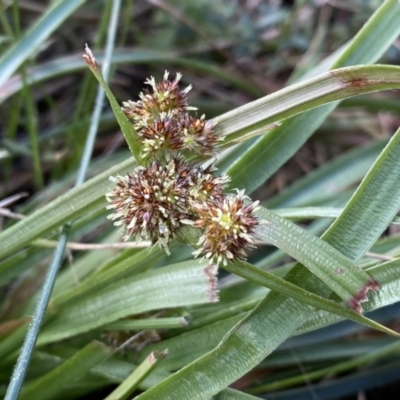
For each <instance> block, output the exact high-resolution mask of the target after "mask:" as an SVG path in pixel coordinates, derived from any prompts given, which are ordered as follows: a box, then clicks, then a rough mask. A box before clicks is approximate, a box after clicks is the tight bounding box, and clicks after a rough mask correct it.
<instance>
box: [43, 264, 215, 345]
mask: <svg viewBox="0 0 400 400" xmlns="http://www.w3.org/2000/svg"><path fill="white" fill-rule="evenodd" d="M214 274H215V271H214V270H213V269H212V268H210V267H209V266H208V263H198V262H197V261H185V262H182V263H179V264H175V265H171V266H168V267H164V268H162V269H156V270H152V271H148V272H145V273H143V274H139V275H133V276H131V277H130V278H125V279H123V280H120V281H117V282H115V283H113V284H110V285H108V286H107V287H105V288H103V289H102V290H99V291H97V292H96V293H95V294H93V295H92V296H90V298H87V299H82V300H81V301H78V302H76V303H75V304H73V305H72V306H71V307H66V308H64V309H62V310H60V311H59V312H58V313H57V314H56V315H55V316H54V317H53V318H52V319H51V320H50V322H49V323H48V324H47V325H45V326H44V328H43V330H42V332H41V334H40V336H39V338H38V344H39V345H41V344H44V343H49V342H54V341H57V340H60V339H65V338H68V337H71V336H74V335H77V334H79V333H83V332H87V331H89V330H92V329H96V328H99V327H101V326H103V325H106V324H108V323H110V322H113V321H116V320H118V319H120V318H124V317H127V316H129V315H137V314H141V313H143V312H146V311H151V310H157V309H165V308H172V307H181V306H182V307H183V306H189V305H193V304H206V303H212V302H214V301H216V300H217V295H216V278H215V275H214Z"/></svg>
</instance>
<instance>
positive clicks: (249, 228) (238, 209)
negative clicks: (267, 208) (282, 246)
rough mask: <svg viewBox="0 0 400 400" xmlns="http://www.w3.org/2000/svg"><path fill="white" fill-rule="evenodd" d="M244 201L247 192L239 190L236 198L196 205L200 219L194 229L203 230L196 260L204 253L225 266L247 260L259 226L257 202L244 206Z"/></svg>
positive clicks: (206, 256) (230, 197)
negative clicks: (233, 261)
mask: <svg viewBox="0 0 400 400" xmlns="http://www.w3.org/2000/svg"><path fill="white" fill-rule="evenodd" d="M245 199H248V197H247V196H245V195H244V191H239V192H238V194H237V195H236V196H229V197H228V196H227V197H225V198H219V199H217V200H215V201H212V202H205V203H201V204H197V205H195V210H196V212H197V214H198V219H197V220H196V221H195V223H194V226H195V227H197V228H202V229H204V233H203V234H202V235H201V236H200V239H199V242H198V245H201V247H200V248H199V250H197V251H195V252H194V253H193V254H194V255H195V256H196V257H197V256H199V255H200V254H203V256H204V257H205V258H209V259H210V260H214V261H216V262H217V264H219V263H221V262H222V263H223V264H224V265H226V263H227V261H228V260H232V259H235V258H236V259H239V260H246V253H245V251H244V250H245V248H252V247H254V245H253V243H254V239H253V236H252V234H253V232H254V228H255V227H256V226H257V225H258V219H257V218H256V216H255V211H256V210H257V204H258V202H255V203H251V204H249V205H244V200H245Z"/></svg>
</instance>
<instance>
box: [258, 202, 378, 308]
mask: <svg viewBox="0 0 400 400" xmlns="http://www.w3.org/2000/svg"><path fill="white" fill-rule="evenodd" d="M257 215H258V216H259V218H260V219H261V220H264V221H266V222H265V223H261V224H260V226H259V228H258V230H257V236H259V237H260V238H261V239H262V240H264V241H266V242H269V243H272V244H273V245H274V246H276V247H278V248H279V249H281V250H283V251H285V252H286V253H287V254H289V255H290V256H292V257H293V258H294V259H296V260H297V261H299V262H300V263H302V264H303V265H304V266H305V267H307V268H308V269H309V270H310V271H311V272H312V273H313V274H315V275H316V276H318V277H319V278H320V279H321V280H322V282H324V283H325V285H326V286H327V287H329V288H330V289H331V290H333V291H334V292H336V293H337V294H338V295H339V297H340V298H342V299H343V300H344V301H345V302H346V303H347V304H348V305H349V306H350V307H351V308H353V309H354V310H356V311H357V312H360V313H361V312H362V308H361V305H360V302H362V301H366V300H367V297H366V293H367V292H368V291H369V290H377V289H378V288H379V284H378V283H377V282H375V281H374V280H373V279H372V278H371V277H370V276H369V275H368V274H367V273H366V272H365V271H363V270H362V269H361V268H359V267H358V266H356V265H355V264H354V263H353V262H352V261H351V260H350V259H349V258H347V257H346V256H344V255H343V254H342V253H341V252H340V251H338V250H336V249H335V248H334V247H332V246H330V245H329V244H328V243H326V242H325V241H323V240H321V239H319V238H318V237H316V236H314V235H312V234H311V233H309V232H307V231H306V230H305V229H302V228H300V227H299V226H297V225H295V224H294V223H292V222H290V221H288V220H286V219H284V218H282V217H280V216H279V215H277V214H275V213H274V212H272V211H269V210H267V209H266V208H260V210H259V211H258V213H257Z"/></svg>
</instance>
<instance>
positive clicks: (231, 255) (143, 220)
mask: <svg viewBox="0 0 400 400" xmlns="http://www.w3.org/2000/svg"><path fill="white" fill-rule="evenodd" d="M180 79H181V75H180V74H178V75H177V76H176V78H175V80H173V81H172V82H171V81H169V80H168V73H165V75H164V79H163V81H162V82H161V83H160V84H156V83H155V81H154V78H151V79H149V80H147V81H146V83H147V84H149V85H150V86H151V88H152V92H150V91H148V90H146V91H144V92H143V93H141V94H140V100H139V101H137V102H132V101H128V102H126V103H124V104H123V105H124V107H123V110H124V112H125V114H126V115H127V117H128V118H129V119H130V120H131V122H132V123H133V125H134V126H135V129H136V130H137V131H138V133H139V136H140V138H141V141H142V158H143V159H145V160H144V161H145V164H146V166H140V167H138V168H137V169H136V170H135V171H134V172H133V173H132V174H128V175H127V176H117V177H112V178H110V179H111V180H112V181H113V182H114V183H115V187H114V189H113V190H112V191H111V192H110V193H108V194H107V195H106V197H107V200H108V202H109V203H110V204H109V206H108V208H109V209H112V210H114V213H113V214H112V215H110V216H109V218H110V219H112V220H114V221H115V222H114V224H115V225H120V226H123V228H124V232H125V234H124V238H125V240H127V239H128V238H129V237H131V236H133V237H136V238H137V239H146V240H151V242H152V243H153V244H155V243H158V244H160V245H161V246H162V247H164V248H165V250H166V251H167V252H168V243H169V242H170V240H171V239H172V238H173V237H174V235H175V234H176V233H177V231H178V230H179V228H180V227H181V226H182V224H190V225H193V226H194V227H196V228H199V229H200V230H201V232H202V234H201V236H200V238H199V241H198V243H197V245H198V246H199V249H198V250H196V251H195V252H194V253H193V254H194V255H195V256H196V257H197V256H199V255H203V257H204V258H208V259H210V260H214V261H215V262H217V263H218V264H219V263H221V262H222V263H226V262H227V261H228V260H233V259H235V258H236V259H240V260H245V259H246V253H245V249H246V248H252V247H254V239H253V235H254V228H255V227H256V226H257V225H258V223H259V222H258V220H257V218H256V216H255V211H256V209H257V202H256V203H249V204H245V200H246V199H248V198H247V197H246V196H245V195H244V192H243V191H238V193H237V194H236V195H233V194H224V193H223V190H224V187H225V185H226V183H227V182H229V180H230V178H229V177H228V176H227V175H220V176H215V175H214V172H215V168H214V167H213V166H212V165H210V166H208V167H202V166H194V165H192V164H190V163H188V162H186V161H184V156H185V155H188V154H199V153H200V154H202V155H215V154H216V145H217V143H218V142H219V141H220V140H221V138H220V137H219V136H218V135H217V134H216V133H215V132H214V131H213V125H212V123H211V122H210V121H206V120H205V118H204V116H202V117H201V118H197V117H194V116H191V115H190V114H189V111H191V110H192V108H191V107H189V105H188V100H187V93H188V92H189V90H190V87H188V88H186V89H185V90H182V91H180V90H179V87H178V83H179V81H180Z"/></svg>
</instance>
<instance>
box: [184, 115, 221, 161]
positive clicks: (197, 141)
mask: <svg viewBox="0 0 400 400" xmlns="http://www.w3.org/2000/svg"><path fill="white" fill-rule="evenodd" d="M180 124H181V127H182V128H181V132H182V133H181V134H182V142H183V146H182V149H185V150H187V151H189V152H191V153H195V154H200V155H205V156H214V155H215V154H216V145H217V144H218V142H220V141H221V140H222V139H223V136H220V135H216V134H215V132H214V131H213V127H214V126H213V123H212V122H211V121H207V120H205V116H204V115H202V116H201V117H200V118H197V117H193V116H191V115H189V114H188V113H186V114H185V115H184V116H182V118H181V119H180Z"/></svg>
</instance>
